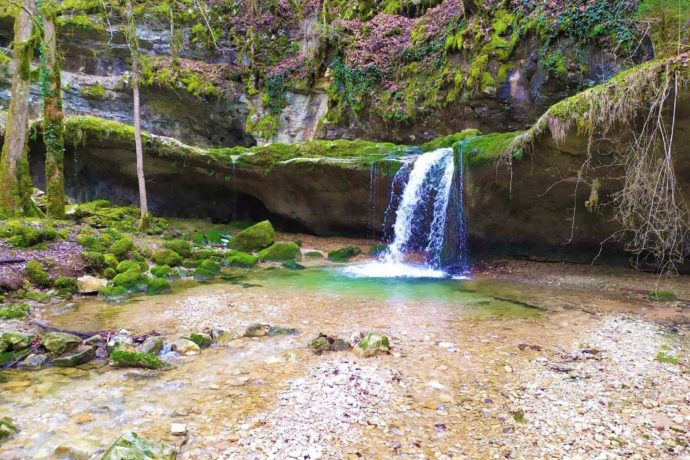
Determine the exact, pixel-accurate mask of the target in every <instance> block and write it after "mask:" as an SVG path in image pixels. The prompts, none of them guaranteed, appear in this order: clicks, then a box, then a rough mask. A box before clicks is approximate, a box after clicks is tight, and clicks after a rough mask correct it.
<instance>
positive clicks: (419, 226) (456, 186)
mask: <svg viewBox="0 0 690 460" xmlns="http://www.w3.org/2000/svg"><path fill="white" fill-rule="evenodd" d="M457 163H458V164H457V168H456V161H455V158H454V155H453V149H452V148H442V149H438V150H434V151H431V152H428V153H425V154H423V155H420V156H419V157H418V158H417V159H416V161H415V162H414V163H413V164H412V167H411V169H410V168H406V167H403V168H401V169H400V171H399V172H398V174H397V175H396V177H395V179H394V180H393V187H392V191H391V203H390V206H389V211H387V214H388V213H389V212H390V210H391V209H396V208H397V210H396V212H395V223H394V224H393V237H392V240H391V243H390V245H389V246H388V249H387V250H386V251H385V252H384V254H383V255H382V256H381V259H380V260H379V261H378V262H376V263H369V264H365V265H361V266H353V267H348V268H347V269H346V271H347V273H349V274H351V275H353V276H367V277H433V278H440V277H447V276H451V275H458V273H460V272H463V271H464V270H465V269H466V241H465V240H466V237H465V235H466V230H465V216H464V209H463V204H462V199H463V184H462V174H463V170H462V159H460V160H459V161H457ZM399 176H400V177H399ZM401 178H403V179H404V178H408V179H407V184H406V185H405V186H404V188H403V191H402V194H401V195H399V196H398V195H397V194H396V193H395V190H396V184H399V183H400V181H401ZM384 220H388V216H387V217H386V219H384Z"/></svg>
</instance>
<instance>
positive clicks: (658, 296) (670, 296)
mask: <svg viewBox="0 0 690 460" xmlns="http://www.w3.org/2000/svg"><path fill="white" fill-rule="evenodd" d="M649 298H650V299H652V300H655V301H657V302H675V301H676V300H678V298H677V297H676V295H675V294H674V293H673V292H670V291H652V292H650V293H649Z"/></svg>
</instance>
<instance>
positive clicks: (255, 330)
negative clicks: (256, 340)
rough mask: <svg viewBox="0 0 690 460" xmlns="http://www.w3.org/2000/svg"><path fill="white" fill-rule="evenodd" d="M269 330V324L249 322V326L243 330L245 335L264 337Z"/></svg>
mask: <svg viewBox="0 0 690 460" xmlns="http://www.w3.org/2000/svg"><path fill="white" fill-rule="evenodd" d="M270 330H271V326H270V325H269V324H259V323H254V324H250V325H249V327H247V330H246V331H244V336H245V337H264V336H267V335H268V333H269V331H270Z"/></svg>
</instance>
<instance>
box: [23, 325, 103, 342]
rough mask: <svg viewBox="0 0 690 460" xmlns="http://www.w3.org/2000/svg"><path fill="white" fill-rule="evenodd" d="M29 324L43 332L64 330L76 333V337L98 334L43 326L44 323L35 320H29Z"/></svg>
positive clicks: (67, 332) (83, 337) (68, 332)
mask: <svg viewBox="0 0 690 460" xmlns="http://www.w3.org/2000/svg"><path fill="white" fill-rule="evenodd" d="M29 324H31V325H32V326H36V327H38V328H39V329H42V330H43V331H45V332H64V333H66V334H72V335H76V336H77V337H79V338H82V339H88V338H89V337H93V336H94V335H100V333H99V332H76V331H70V330H68V329H60V328H57V327H50V326H45V325H43V324H41V323H39V322H36V321H31V322H30V323H29Z"/></svg>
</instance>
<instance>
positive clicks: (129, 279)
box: [113, 266, 148, 292]
mask: <svg viewBox="0 0 690 460" xmlns="http://www.w3.org/2000/svg"><path fill="white" fill-rule="evenodd" d="M147 284H148V278H146V276H145V275H144V274H143V273H141V269H140V268H139V267H138V266H137V267H136V268H131V269H129V270H127V271H126V272H124V273H120V274H119V275H117V276H116V277H115V278H113V285H114V286H120V287H123V288H125V289H127V290H128V291H130V292H137V291H141V290H143V289H145V288H146V286H147Z"/></svg>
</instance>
